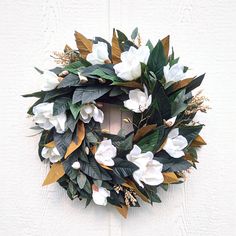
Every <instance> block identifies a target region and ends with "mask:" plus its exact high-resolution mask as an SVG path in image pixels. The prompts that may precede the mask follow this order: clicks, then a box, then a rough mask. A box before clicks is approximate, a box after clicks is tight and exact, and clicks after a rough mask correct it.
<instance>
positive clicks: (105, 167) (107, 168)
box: [99, 163, 112, 170]
mask: <svg viewBox="0 0 236 236" xmlns="http://www.w3.org/2000/svg"><path fill="white" fill-rule="evenodd" d="M99 164H100V163H99ZM100 166H101V167H102V168H104V169H106V170H112V168H110V167H109V166H106V165H103V164H100Z"/></svg>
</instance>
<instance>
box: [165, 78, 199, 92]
mask: <svg viewBox="0 0 236 236" xmlns="http://www.w3.org/2000/svg"><path fill="white" fill-rule="evenodd" d="M193 79H194V78H188V79H184V80H180V81H178V82H176V83H174V84H172V85H171V86H170V87H168V88H167V89H166V93H167V94H168V95H170V94H171V93H173V92H175V91H177V90H179V89H182V88H184V87H186V86H187V85H189V84H190V83H191V82H192V81H193Z"/></svg>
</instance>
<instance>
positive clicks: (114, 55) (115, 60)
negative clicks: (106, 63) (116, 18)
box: [111, 29, 121, 64]
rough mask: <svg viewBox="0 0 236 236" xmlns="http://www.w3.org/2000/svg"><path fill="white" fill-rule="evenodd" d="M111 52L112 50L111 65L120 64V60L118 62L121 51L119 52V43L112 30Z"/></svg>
mask: <svg viewBox="0 0 236 236" xmlns="http://www.w3.org/2000/svg"><path fill="white" fill-rule="evenodd" d="M111 50H112V62H113V64H117V63H119V62H121V60H120V54H121V50H120V46H119V41H118V38H117V36H116V31H115V29H113V36H112V48H111Z"/></svg>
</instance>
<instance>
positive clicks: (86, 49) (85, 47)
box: [75, 31, 93, 59]
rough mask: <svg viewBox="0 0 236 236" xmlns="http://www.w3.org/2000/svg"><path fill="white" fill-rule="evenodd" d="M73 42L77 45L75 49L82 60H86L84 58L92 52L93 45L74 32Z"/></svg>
mask: <svg viewBox="0 0 236 236" xmlns="http://www.w3.org/2000/svg"><path fill="white" fill-rule="evenodd" d="M75 41H76V44H77V48H78V49H79V52H80V54H81V57H82V58H84V59H85V58H86V56H87V55H88V54H89V53H90V52H92V46H93V43H92V41H91V40H89V39H87V38H86V37H85V36H84V35H82V34H81V33H79V32H76V31H75Z"/></svg>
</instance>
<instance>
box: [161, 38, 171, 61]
mask: <svg viewBox="0 0 236 236" xmlns="http://www.w3.org/2000/svg"><path fill="white" fill-rule="evenodd" d="M161 42H162V45H163V48H164V54H165V56H166V58H168V55H169V48H170V35H167V36H166V37H165V38H164V39H162V40H161Z"/></svg>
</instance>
